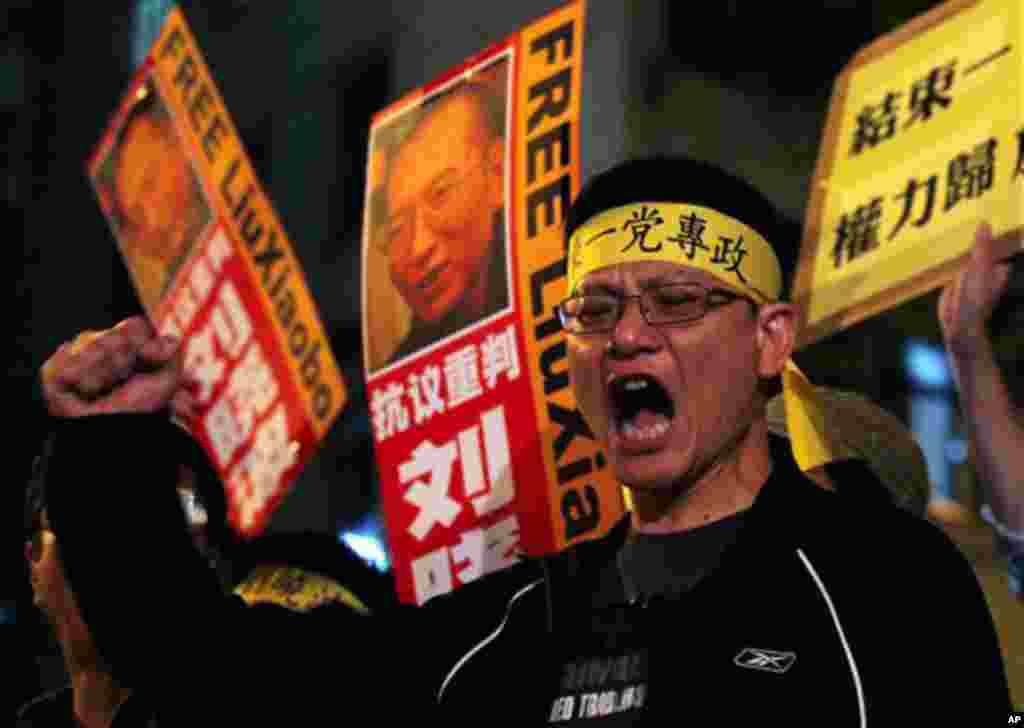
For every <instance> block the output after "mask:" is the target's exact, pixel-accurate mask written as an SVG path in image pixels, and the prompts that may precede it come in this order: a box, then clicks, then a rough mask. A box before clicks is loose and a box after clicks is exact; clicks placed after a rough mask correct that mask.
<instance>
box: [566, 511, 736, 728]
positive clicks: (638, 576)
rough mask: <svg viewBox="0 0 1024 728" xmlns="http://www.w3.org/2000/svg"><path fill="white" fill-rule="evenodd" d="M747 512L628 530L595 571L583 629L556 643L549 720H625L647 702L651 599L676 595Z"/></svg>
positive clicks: (716, 555)
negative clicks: (649, 531)
mask: <svg viewBox="0 0 1024 728" xmlns="http://www.w3.org/2000/svg"><path fill="white" fill-rule="evenodd" d="M745 514H746V512H745V511H743V512H740V513H737V514H734V515H732V516H729V517H727V518H723V519H720V520H718V521H715V522H713V523H709V524H707V525H705V526H701V527H699V528H694V529H690V530H688V531H684V532H681V533H672V534H665V535H657V536H649V535H644V534H635V535H633V536H631V537H630V538H629V539H627V541H626V542H625V544H624V545H623V547H622V548H621V549H620V550H619V552H618V553H617V554H616V558H615V559H613V560H612V561H611V562H610V563H609V564H608V566H607V567H606V568H605V569H604V572H603V573H602V575H601V588H600V592H601V593H600V595H599V596H598V599H597V601H598V603H599V604H603V606H600V607H598V608H596V609H595V610H594V611H593V613H592V614H591V620H590V625H589V629H587V628H584V629H582V630H581V631H580V632H579V633H578V634H575V635H572V636H570V637H569V638H568V639H567V640H566V641H565V643H564V645H563V646H562V648H561V649H562V659H561V672H560V675H559V679H558V688H557V693H556V694H555V696H554V697H553V698H552V700H551V702H550V713H549V715H548V720H549V722H550V723H553V724H557V725H559V726H576V725H586V726H627V725H633V724H634V722H635V721H638V720H639V719H640V716H641V715H642V714H643V711H644V706H645V704H646V702H647V690H648V677H649V662H650V646H651V644H652V642H651V640H652V639H656V636H655V635H654V634H653V633H652V625H651V623H650V620H649V619H648V616H649V615H648V614H647V611H648V610H647V605H648V603H649V602H650V601H651V600H652V599H653V600H659V601H660V600H661V599H670V598H678V597H679V596H681V595H683V594H685V593H686V592H689V591H690V590H691V589H693V587H694V586H695V585H696V584H697V583H698V582H699V581H700V580H701V578H702V577H703V576H704V575H706V574H708V573H710V572H711V571H713V570H714V569H715V567H716V566H717V565H718V563H719V560H720V559H721V556H722V554H723V553H724V552H725V550H726V549H727V548H728V547H729V545H730V544H732V543H734V542H735V540H736V537H737V535H738V533H739V531H740V529H741V527H742V525H743V521H744V517H745Z"/></svg>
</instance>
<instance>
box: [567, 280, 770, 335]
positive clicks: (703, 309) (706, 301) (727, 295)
mask: <svg viewBox="0 0 1024 728" xmlns="http://www.w3.org/2000/svg"><path fill="white" fill-rule="evenodd" d="M677 287H686V288H692V289H694V290H695V291H696V290H700V291H701V292H702V294H703V295H702V296H701V297H700V300H701V306H700V308H699V313H697V314H696V315H694V316H689V317H687V318H681V319H673V320H671V321H651V319H650V318H649V317H648V307H647V306H645V305H644V299H645V298H648V297H649V296H651V295H652V294H653V293H654V292H656V291H658V290H660V289H664V288H677ZM588 295H589V296H594V295H601V296H605V297H607V298H609V299H615V301H616V302H617V305H618V311H617V313H616V316H615V320H614V321H613V322H612V323H611V324H610V325H608V326H607V327H601V328H597V329H587V330H573V328H572V327H571V326H568V325H567V320H568V319H569V314H567V313H566V312H565V305H566V304H567V303H568V302H569V301H573V300H578V299H580V298H584V297H586V296H588ZM714 295H718V296H722V297H724V299H725V300H723V301H721V302H716V303H712V301H711V297H712V296H714ZM632 299H639V304H640V315H641V316H643V319H644V322H645V323H646V324H647V325H648V326H657V327H662V326H679V325H682V324H690V323H693V322H694V321H700V320H701V319H702V318H704V317H705V316H707V314H708V312H709V311H712V310H714V309H716V308H721V307H722V306H728V305H729V304H730V303H733V302H735V301H738V300H740V299H742V300H746V301H749V302H750V303H751V304H752V305H753V306H755V307H756V306H757V305H758V304H757V302H756V301H755V300H754V299H753V298H751V297H750V296H744V295H743V294H741V293H737V292H736V291H734V290H731V289H729V288H710V287H708V286H705V285H704V284H703V283H696V282H686V283H682V282H676V283H661V284H658V285H656V286H649V287H648V288H645V289H644V290H643V292H642V293H634V294H631V295H628V296H620V295H616V294H613V293H600V294H593V293H591V294H580V295H576V296H569V297H568V298H566V299H564V300H562V301H560V302H559V303H558V305H557V306H555V311H556V312H557V314H558V323H559V324H560V325H561V327H562V330H563V331H565V332H566V333H570V334H573V335H576V336H589V335H591V334H608V333H611V332H612V331H614V330H615V327H616V326H618V325H619V322H621V321H622V316H623V314H624V313H625V312H626V305H627V304H628V303H629V301H630V300H632Z"/></svg>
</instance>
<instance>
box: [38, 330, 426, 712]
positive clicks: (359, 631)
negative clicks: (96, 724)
mask: <svg viewBox="0 0 1024 728" xmlns="http://www.w3.org/2000/svg"><path fill="white" fill-rule="evenodd" d="M87 338H89V341H86V342H84V343H82V342H81V337H80V339H79V342H80V345H78V346H77V347H76V346H72V345H69V346H65V347H62V349H61V350H60V351H58V352H57V354H55V356H54V357H53V358H51V360H50V361H49V362H48V364H47V365H46V373H45V375H44V376H43V377H42V380H43V381H44V387H43V391H44V394H45V396H46V407H47V410H48V411H49V412H50V413H51V414H52V415H54V416H53V417H52V418H51V431H52V433H51V455H50V457H49V458H48V462H47V469H46V470H47V478H46V480H47V483H48V486H52V488H49V487H48V491H49V492H48V494H47V495H48V513H49V516H50V520H51V522H52V523H53V526H54V530H55V531H56V532H57V535H58V543H59V544H60V548H61V555H62V562H63V565H64V569H65V572H66V574H67V576H68V580H69V582H70V584H71V587H72V590H73V592H74V593H75V595H76V599H77V601H78V602H79V607H80V609H81V611H82V614H83V617H84V619H85V622H86V624H87V625H88V627H89V629H90V631H91V632H92V634H93V637H94V638H95V641H96V643H97V645H98V648H99V650H100V653H101V655H102V656H103V657H104V658H105V659H106V660H108V661H109V663H110V666H111V667H112V668H113V670H114V672H115V674H117V675H118V676H119V677H121V678H122V679H123V680H124V682H125V683H126V684H128V685H130V686H132V687H133V688H137V689H139V690H141V691H145V692H146V694H147V695H148V696H149V698H150V699H153V700H155V702H156V703H157V704H158V705H159V706H160V707H161V721H162V722H161V725H163V724H164V722H166V723H167V725H195V724H210V725H229V724H231V725H234V724H244V723H245V722H249V721H250V720H252V721H256V719H257V718H258V719H260V721H261V722H263V721H269V722H270V723H271V724H273V723H274V722H275V721H276V722H277V723H279V724H281V725H286V724H293V722H295V721H298V722H308V721H307V720H306V719H310V720H311V719H312V718H313V717H315V716H319V715H320V714H322V713H323V711H324V710H325V709H326V708H329V707H331V706H332V705H333V706H334V707H336V708H337V709H338V710H339V711H341V712H344V711H345V710H346V705H347V704H348V703H347V702H346V701H351V700H356V701H357V702H360V701H364V700H366V701H370V702H373V699H374V697H375V696H376V695H377V693H376V691H377V690H378V689H379V686H380V685H381V684H383V682H386V681H385V680H384V678H383V677H382V675H383V674H384V668H385V667H387V669H388V672H389V675H390V677H392V678H395V679H396V680H398V682H399V683H400V684H405V683H410V682H412V681H413V680H415V681H417V682H419V681H423V684H424V685H426V684H427V683H428V678H427V677H426V676H417V675H416V672H415V671H414V670H413V664H412V663H410V662H409V661H407V660H403V659H401V658H400V657H394V658H393V659H391V660H389V661H388V662H389V664H388V665H386V666H385V665H383V664H381V661H383V660H384V658H383V655H384V654H389V653H387V651H386V650H384V649H382V647H384V646H385V645H386V644H387V643H388V641H389V636H390V632H389V630H390V626H391V624H390V623H391V620H390V618H389V619H386V620H381V619H377V618H366V617H361V616H358V615H355V614H354V613H348V612H347V610H335V611H334V616H333V617H332V618H331V619H330V620H327V621H325V620H324V619H322V618H317V619H310V618H307V617H306V615H298V616H296V615H292V614H290V613H287V612H286V610H279V609H251V608H246V607H245V606H244V605H243V604H242V601H241V599H239V598H237V597H234V596H229V595H226V594H224V593H223V591H222V589H221V586H220V584H219V583H218V581H217V579H216V577H215V575H214V574H213V572H212V570H211V569H209V568H208V567H207V565H206V563H205V561H204V560H203V559H202V558H201V556H200V555H199V553H198V552H197V551H196V550H195V549H194V548H193V547H192V543H191V540H190V538H189V535H188V532H187V529H186V527H185V519H184V514H183V512H182V508H181V504H180V501H179V500H178V496H177V494H176V492H175V488H174V486H175V484H176V479H177V467H176V466H177V462H176V459H175V457H174V456H173V455H172V454H171V453H170V448H169V447H168V446H167V445H168V443H167V437H168V432H169V430H168V428H169V427H171V428H172V427H173V426H172V425H170V424H169V423H168V422H167V421H166V416H167V410H168V409H169V408H172V409H174V410H175V411H176V412H177V413H178V414H179V415H180V416H183V417H187V416H188V415H189V413H190V411H191V398H190V397H188V396H187V393H186V395H185V396H182V389H183V384H182V374H181V367H180V363H179V362H178V361H177V359H176V357H175V355H174V353H173V351H172V347H171V346H169V342H163V341H161V340H159V339H157V338H156V337H155V335H154V333H153V332H152V330H151V329H148V324H146V322H145V321H144V320H137V319H133V320H130V321H129V322H125V323H124V324H122V325H121V326H119V327H116V328H115V329H113V330H110V331H107V332H102V334H101V335H99V336H96V335H92V336H90V337H87ZM96 347H100V348H96ZM140 369H141V371H139V370H140ZM175 400H177V401H176V402H175V404H174V406H173V407H172V406H171V403H172V401H175ZM142 413H150V414H142ZM171 432H173V433H175V434H177V433H176V431H174V430H171ZM328 621H329V624H328V623H327V622H328ZM403 622H405V624H404V625H403V626H404V628H406V629H407V630H409V631H410V633H414V630H413V629H412V627H411V626H410V625H409V624H408V622H407V619H403ZM418 636H419V641H420V642H421V643H428V642H429V641H430V640H429V638H430V637H431V634H430V633H429V631H427V632H423V633H421V634H419V635H418ZM371 646H372V647H371ZM372 648H376V649H375V650H373V649H372ZM401 675H405V677H399V676H401ZM388 684H390V683H388ZM412 692H413V691H411V690H405V691H404V693H405V694H412ZM200 706H201V707H200ZM196 711H198V712H196ZM196 721H198V722H196ZM204 721H205V722H204Z"/></svg>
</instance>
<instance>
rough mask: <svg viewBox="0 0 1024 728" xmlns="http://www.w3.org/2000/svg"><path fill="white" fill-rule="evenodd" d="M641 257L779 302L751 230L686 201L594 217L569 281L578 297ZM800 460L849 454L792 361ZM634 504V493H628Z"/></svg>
mask: <svg viewBox="0 0 1024 728" xmlns="http://www.w3.org/2000/svg"><path fill="white" fill-rule="evenodd" d="M636 260H664V261H668V262H670V263H678V264H680V265H686V266H690V267H691V268H698V269H700V270H703V271H706V272H708V273H710V274H711V275H713V276H714V277H715V278H717V279H718V280H720V281H721V282H722V283H723V284H725V285H726V286H728V287H729V288H731V289H733V290H735V291H737V292H739V293H742V294H744V295H747V296H750V298H752V299H753V300H754V301H756V302H757V303H769V302H771V301H778V300H779V297H780V296H781V294H782V266H780V265H779V258H778V256H777V255H776V254H775V251H774V250H773V249H772V246H771V244H770V243H769V242H768V241H767V240H765V239H764V238H763V237H761V235H759V234H758V233H757V231H756V230H754V229H753V228H752V227H750V226H748V225H744V224H743V223H742V222H740V221H739V220H737V219H735V218H733V217H730V216H729V215H725V214H723V213H721V212H718V211H717V210H714V209H711V208H709V207H702V206H700V205H690V204H686V203H679V202H636V203H632V204H629V205H623V206H622V207H615V208H612V209H610V210H605V211H604V212H600V213H598V214H597V215H594V216H593V217H591V218H590V219H589V220H587V221H586V222H585V223H584V224H583V225H581V226H580V227H579V228H577V230H576V231H575V232H574V233H573V235H572V237H571V238H570V239H569V259H568V271H567V273H568V284H569V291H570V293H574V292H576V290H577V288H578V286H579V284H580V281H581V280H582V279H583V277H584V276H586V275H587V274H588V273H591V272H593V271H595V270H598V269H600V268H606V267H608V266H611V265H616V264H619V263H629V262H632V261H636ZM782 388H783V393H784V396H785V402H786V423H787V426H788V431H789V436H790V442H791V444H792V449H793V456H794V458H795V459H796V462H797V465H799V467H800V469H801V470H804V471H807V470H810V469H811V468H815V467H818V466H820V465H824V464H825V463H828V462H831V461H833V460H838V459H841V458H843V457H848V456H849V452H848V451H847V449H846V448H844V447H843V446H842V444H841V443H838V442H836V441H835V439H834V438H833V437H830V436H829V433H828V430H827V429H826V427H825V413H824V409H823V407H822V404H821V402H820V401H819V400H818V398H817V396H816V395H815V390H814V387H813V386H811V383H810V382H809V381H808V380H807V377H805V376H804V374H803V373H802V372H801V371H800V370H799V369H798V368H797V366H796V364H794V363H793V360H792V359H790V360H789V361H787V362H786V368H785V370H784V371H783V374H782ZM627 503H628V494H627Z"/></svg>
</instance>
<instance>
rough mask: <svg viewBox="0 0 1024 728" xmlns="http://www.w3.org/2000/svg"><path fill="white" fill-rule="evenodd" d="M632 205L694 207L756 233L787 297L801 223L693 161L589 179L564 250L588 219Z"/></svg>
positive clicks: (738, 181) (642, 165) (632, 163)
mask: <svg viewBox="0 0 1024 728" xmlns="http://www.w3.org/2000/svg"><path fill="white" fill-rule="evenodd" d="M634 202H683V203H692V204H694V205H700V206H702V207H710V208H713V209H715V210H718V211H719V212H721V213H724V214H726V215H729V216H730V217H733V218H736V219H737V220H739V221H740V222H742V223H744V224H745V225H748V226H750V227H752V228H754V230H756V231H757V232H758V233H760V234H761V236H762V237H764V239H765V240H767V241H768V242H769V243H770V244H771V246H772V248H773V249H774V250H775V254H776V255H777V256H778V258H779V264H780V265H781V266H782V278H783V290H782V299H783V300H785V299H786V298H788V296H789V289H790V285H791V283H792V278H793V273H794V270H795V268H796V258H797V252H798V248H799V241H800V226H799V224H798V223H796V222H793V221H791V220H788V219H787V218H785V217H784V216H783V215H782V214H781V213H780V212H779V211H778V209H777V208H776V207H775V205H773V204H772V203H771V202H770V201H769V200H768V198H767V197H765V196H764V195H763V194H761V193H760V192H759V191H758V190H757V189H756V188H754V186H753V185H751V184H750V183H749V182H747V181H746V180H744V179H742V178H740V177H738V176H736V175H734V174H731V173H729V172H726V171H725V170H724V169H722V168H721V167H718V166H715V165H713V164H710V163H708V162H704V161H701V160H698V159H693V158H692V157H683V156H655V157H645V158H640V159H633V160H629V161H626V162H622V163H621V164H618V165H616V166H614V167H612V168H610V169H608V170H606V171H604V172H602V173H600V174H598V175H596V176H595V177H593V178H591V180H590V181H589V182H588V183H587V184H586V185H585V186H584V187H583V190H582V191H581V192H580V194H579V196H578V197H577V198H576V200H575V201H574V202H573V203H572V205H571V206H570V208H569V210H568V212H567V214H566V223H565V244H566V250H568V244H569V239H570V238H571V237H572V234H573V233H574V232H575V231H576V229H577V228H579V227H580V226H581V225H583V224H584V223H585V222H586V221H587V220H589V219H590V218H591V217H593V216H594V215H596V214H598V213H600V212H604V211H605V210H609V209H612V208H615V207H621V206H622V205H628V204H630V203H634Z"/></svg>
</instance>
